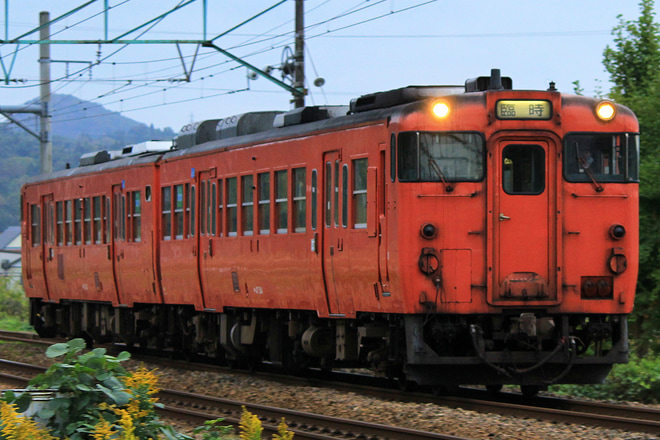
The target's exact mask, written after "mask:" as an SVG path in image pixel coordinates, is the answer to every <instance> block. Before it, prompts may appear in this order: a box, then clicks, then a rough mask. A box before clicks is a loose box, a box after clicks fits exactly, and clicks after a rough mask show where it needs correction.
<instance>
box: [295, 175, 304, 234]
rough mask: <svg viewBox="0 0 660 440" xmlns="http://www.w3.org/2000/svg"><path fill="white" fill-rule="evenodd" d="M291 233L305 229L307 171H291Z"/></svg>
mask: <svg viewBox="0 0 660 440" xmlns="http://www.w3.org/2000/svg"><path fill="white" fill-rule="evenodd" d="M292 172H293V231H294V232H305V230H306V229H307V228H306V226H307V224H306V221H307V170H306V169H305V168H295V169H294V170H293V171H292Z"/></svg>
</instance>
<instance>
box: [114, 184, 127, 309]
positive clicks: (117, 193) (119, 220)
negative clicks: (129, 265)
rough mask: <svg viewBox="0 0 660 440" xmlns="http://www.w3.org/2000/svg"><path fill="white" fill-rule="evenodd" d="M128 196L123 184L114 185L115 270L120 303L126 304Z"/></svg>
mask: <svg viewBox="0 0 660 440" xmlns="http://www.w3.org/2000/svg"><path fill="white" fill-rule="evenodd" d="M125 213H126V197H125V196H124V194H123V190H122V185H113V186H112V249H113V250H114V252H113V255H112V258H113V263H114V264H113V267H114V271H115V285H116V286H117V296H118V299H119V303H120V304H126V302H125V301H126V300H125V298H126V294H125V292H124V284H125V282H126V281H127V280H125V279H124V278H123V276H122V275H123V274H122V259H123V258H124V257H125V253H124V241H125V239H126V236H125V233H126V220H125Z"/></svg>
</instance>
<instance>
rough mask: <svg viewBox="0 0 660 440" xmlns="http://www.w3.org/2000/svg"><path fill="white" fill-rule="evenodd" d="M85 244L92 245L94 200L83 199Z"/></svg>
mask: <svg viewBox="0 0 660 440" xmlns="http://www.w3.org/2000/svg"><path fill="white" fill-rule="evenodd" d="M83 243H85V244H92V200H91V198H90V197H85V198H84V199H83Z"/></svg>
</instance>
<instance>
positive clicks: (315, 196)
mask: <svg viewBox="0 0 660 440" xmlns="http://www.w3.org/2000/svg"><path fill="white" fill-rule="evenodd" d="M316 179H317V173H316V170H312V230H313V231H316V223H317V221H318V220H317V218H316V217H317V212H316V208H317V204H318V194H317V189H318V188H317V186H318V185H317V180H316Z"/></svg>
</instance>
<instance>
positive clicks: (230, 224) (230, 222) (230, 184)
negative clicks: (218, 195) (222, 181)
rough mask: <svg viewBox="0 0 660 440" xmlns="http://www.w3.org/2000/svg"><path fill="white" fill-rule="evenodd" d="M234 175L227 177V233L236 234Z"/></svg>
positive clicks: (236, 207) (236, 216) (236, 198)
mask: <svg viewBox="0 0 660 440" xmlns="http://www.w3.org/2000/svg"><path fill="white" fill-rule="evenodd" d="M236 185H237V183H236V177H230V178H229V179H227V235H228V236H230V237H235V236H236V229H237V226H238V205H237V201H238V195H237V194H236V192H237V188H236Z"/></svg>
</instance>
